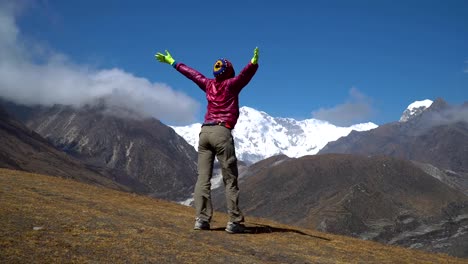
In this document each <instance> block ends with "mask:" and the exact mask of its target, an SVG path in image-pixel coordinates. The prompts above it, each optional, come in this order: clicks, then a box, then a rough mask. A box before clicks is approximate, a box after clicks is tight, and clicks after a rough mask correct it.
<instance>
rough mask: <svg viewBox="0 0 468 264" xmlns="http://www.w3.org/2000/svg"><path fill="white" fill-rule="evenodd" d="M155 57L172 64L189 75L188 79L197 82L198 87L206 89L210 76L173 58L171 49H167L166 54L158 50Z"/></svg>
mask: <svg viewBox="0 0 468 264" xmlns="http://www.w3.org/2000/svg"><path fill="white" fill-rule="evenodd" d="M155 57H156V59H157V60H158V61H160V62H163V63H167V64H169V65H171V66H172V67H174V68H175V69H176V70H177V71H178V72H180V73H182V74H183V75H184V76H185V77H187V78H188V79H190V80H192V81H193V82H194V83H196V84H197V85H198V87H200V89H202V90H203V91H206V85H207V82H208V78H206V77H205V76H204V75H203V74H201V73H200V72H198V71H197V70H195V69H192V68H190V67H189V66H187V65H185V64H183V63H178V62H176V60H174V58H172V55H171V54H170V53H169V51H167V50H166V55H164V54H162V53H160V52H158V53H156V55H155Z"/></svg>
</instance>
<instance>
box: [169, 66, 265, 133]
mask: <svg viewBox="0 0 468 264" xmlns="http://www.w3.org/2000/svg"><path fill="white" fill-rule="evenodd" d="M175 68H176V69H177V71H179V72H180V73H182V74H183V75H185V77H187V78H189V79H190V80H192V81H193V82H195V83H196V84H197V85H198V86H199V87H200V88H201V89H202V90H203V91H204V92H205V93H206V99H207V100H208V106H207V111H206V114H205V123H211V122H226V125H227V126H226V127H228V128H231V129H233V128H234V126H235V125H236V123H237V118H239V93H240V91H241V90H242V88H244V87H245V86H246V85H247V84H248V83H249V82H250V80H251V79H252V77H253V76H254V75H255V72H256V71H257V69H258V64H252V63H250V62H249V64H247V66H245V68H244V69H242V71H241V72H240V73H239V75H237V76H235V77H233V78H230V79H226V80H218V79H209V78H206V77H205V76H203V74H201V73H199V72H198V71H196V70H195V69H192V68H190V67H189V66H187V65H185V64H183V63H177V64H176V65H175Z"/></svg>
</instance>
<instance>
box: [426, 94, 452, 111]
mask: <svg viewBox="0 0 468 264" xmlns="http://www.w3.org/2000/svg"><path fill="white" fill-rule="evenodd" d="M448 108H450V105H449V104H448V103H447V102H446V101H445V100H444V99H443V98H440V97H439V98H437V99H436V100H435V101H434V102H433V103H432V104H431V106H429V108H427V111H443V110H445V109H448Z"/></svg>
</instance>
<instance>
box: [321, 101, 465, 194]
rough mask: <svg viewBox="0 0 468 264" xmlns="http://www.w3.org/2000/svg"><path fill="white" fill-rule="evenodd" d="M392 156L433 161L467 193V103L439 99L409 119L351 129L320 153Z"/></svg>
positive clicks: (423, 161) (430, 162) (432, 163)
mask: <svg viewBox="0 0 468 264" xmlns="http://www.w3.org/2000/svg"><path fill="white" fill-rule="evenodd" d="M325 153H355V154H362V155H389V156H393V157H398V158H403V159H407V160H414V161H417V162H419V163H425V164H431V165H433V166H435V167H437V168H440V169H441V170H442V171H444V172H445V173H446V174H447V177H446V178H447V180H448V181H452V182H453V183H456V182H458V183H459V184H457V185H458V188H459V189H460V190H463V191H465V192H466V193H467V194H468V184H467V181H468V104H465V105H462V106H450V105H448V104H447V103H446V102H445V101H444V100H442V99H438V100H436V101H435V102H434V103H432V105H431V106H430V107H428V108H427V109H426V110H424V111H423V112H421V113H420V114H419V115H417V116H414V117H413V118H410V119H409V120H407V121H406V122H394V123H389V124H385V125H382V126H380V127H378V128H376V129H373V130H370V131H363V132H352V133H350V134H349V135H348V136H347V137H343V138H340V139H339V140H337V141H334V142H330V143H328V144H327V145H326V146H325V147H324V148H323V149H322V150H321V151H320V152H319V154H325Z"/></svg>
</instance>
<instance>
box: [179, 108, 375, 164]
mask: <svg viewBox="0 0 468 264" xmlns="http://www.w3.org/2000/svg"><path fill="white" fill-rule="evenodd" d="M200 127H201V124H200V123H196V124H192V125H189V126H182V127H175V126H174V127H172V128H173V129H174V130H175V131H176V133H178V134H179V135H180V136H182V137H183V138H184V139H185V140H186V141H187V142H188V143H189V144H190V145H192V146H194V147H195V149H196V148H197V147H198V134H199V133H200ZM376 127H377V125H376V124H374V123H362V124H357V125H353V126H350V127H337V126H335V125H333V124H330V123H328V122H326V121H322V120H317V119H306V120H300V121H298V120H295V119H292V118H281V117H271V116H270V115H268V114H267V113H265V112H262V111H258V110H255V109H253V108H250V107H246V106H244V107H241V108H240V116H239V119H238V122H237V125H236V127H235V129H234V130H233V136H234V142H235V144H236V154H237V158H238V159H239V160H242V161H244V162H247V163H255V162H257V161H260V160H263V159H266V158H268V157H271V156H274V155H278V154H284V155H287V156H289V157H301V156H305V155H312V154H316V153H317V152H318V151H319V150H320V149H321V148H323V147H324V146H325V145H326V144H327V143H328V142H330V141H334V140H337V139H338V138H340V137H343V136H346V135H348V134H349V133H350V132H351V131H352V130H357V131H365V130H370V129H373V128H376Z"/></svg>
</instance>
